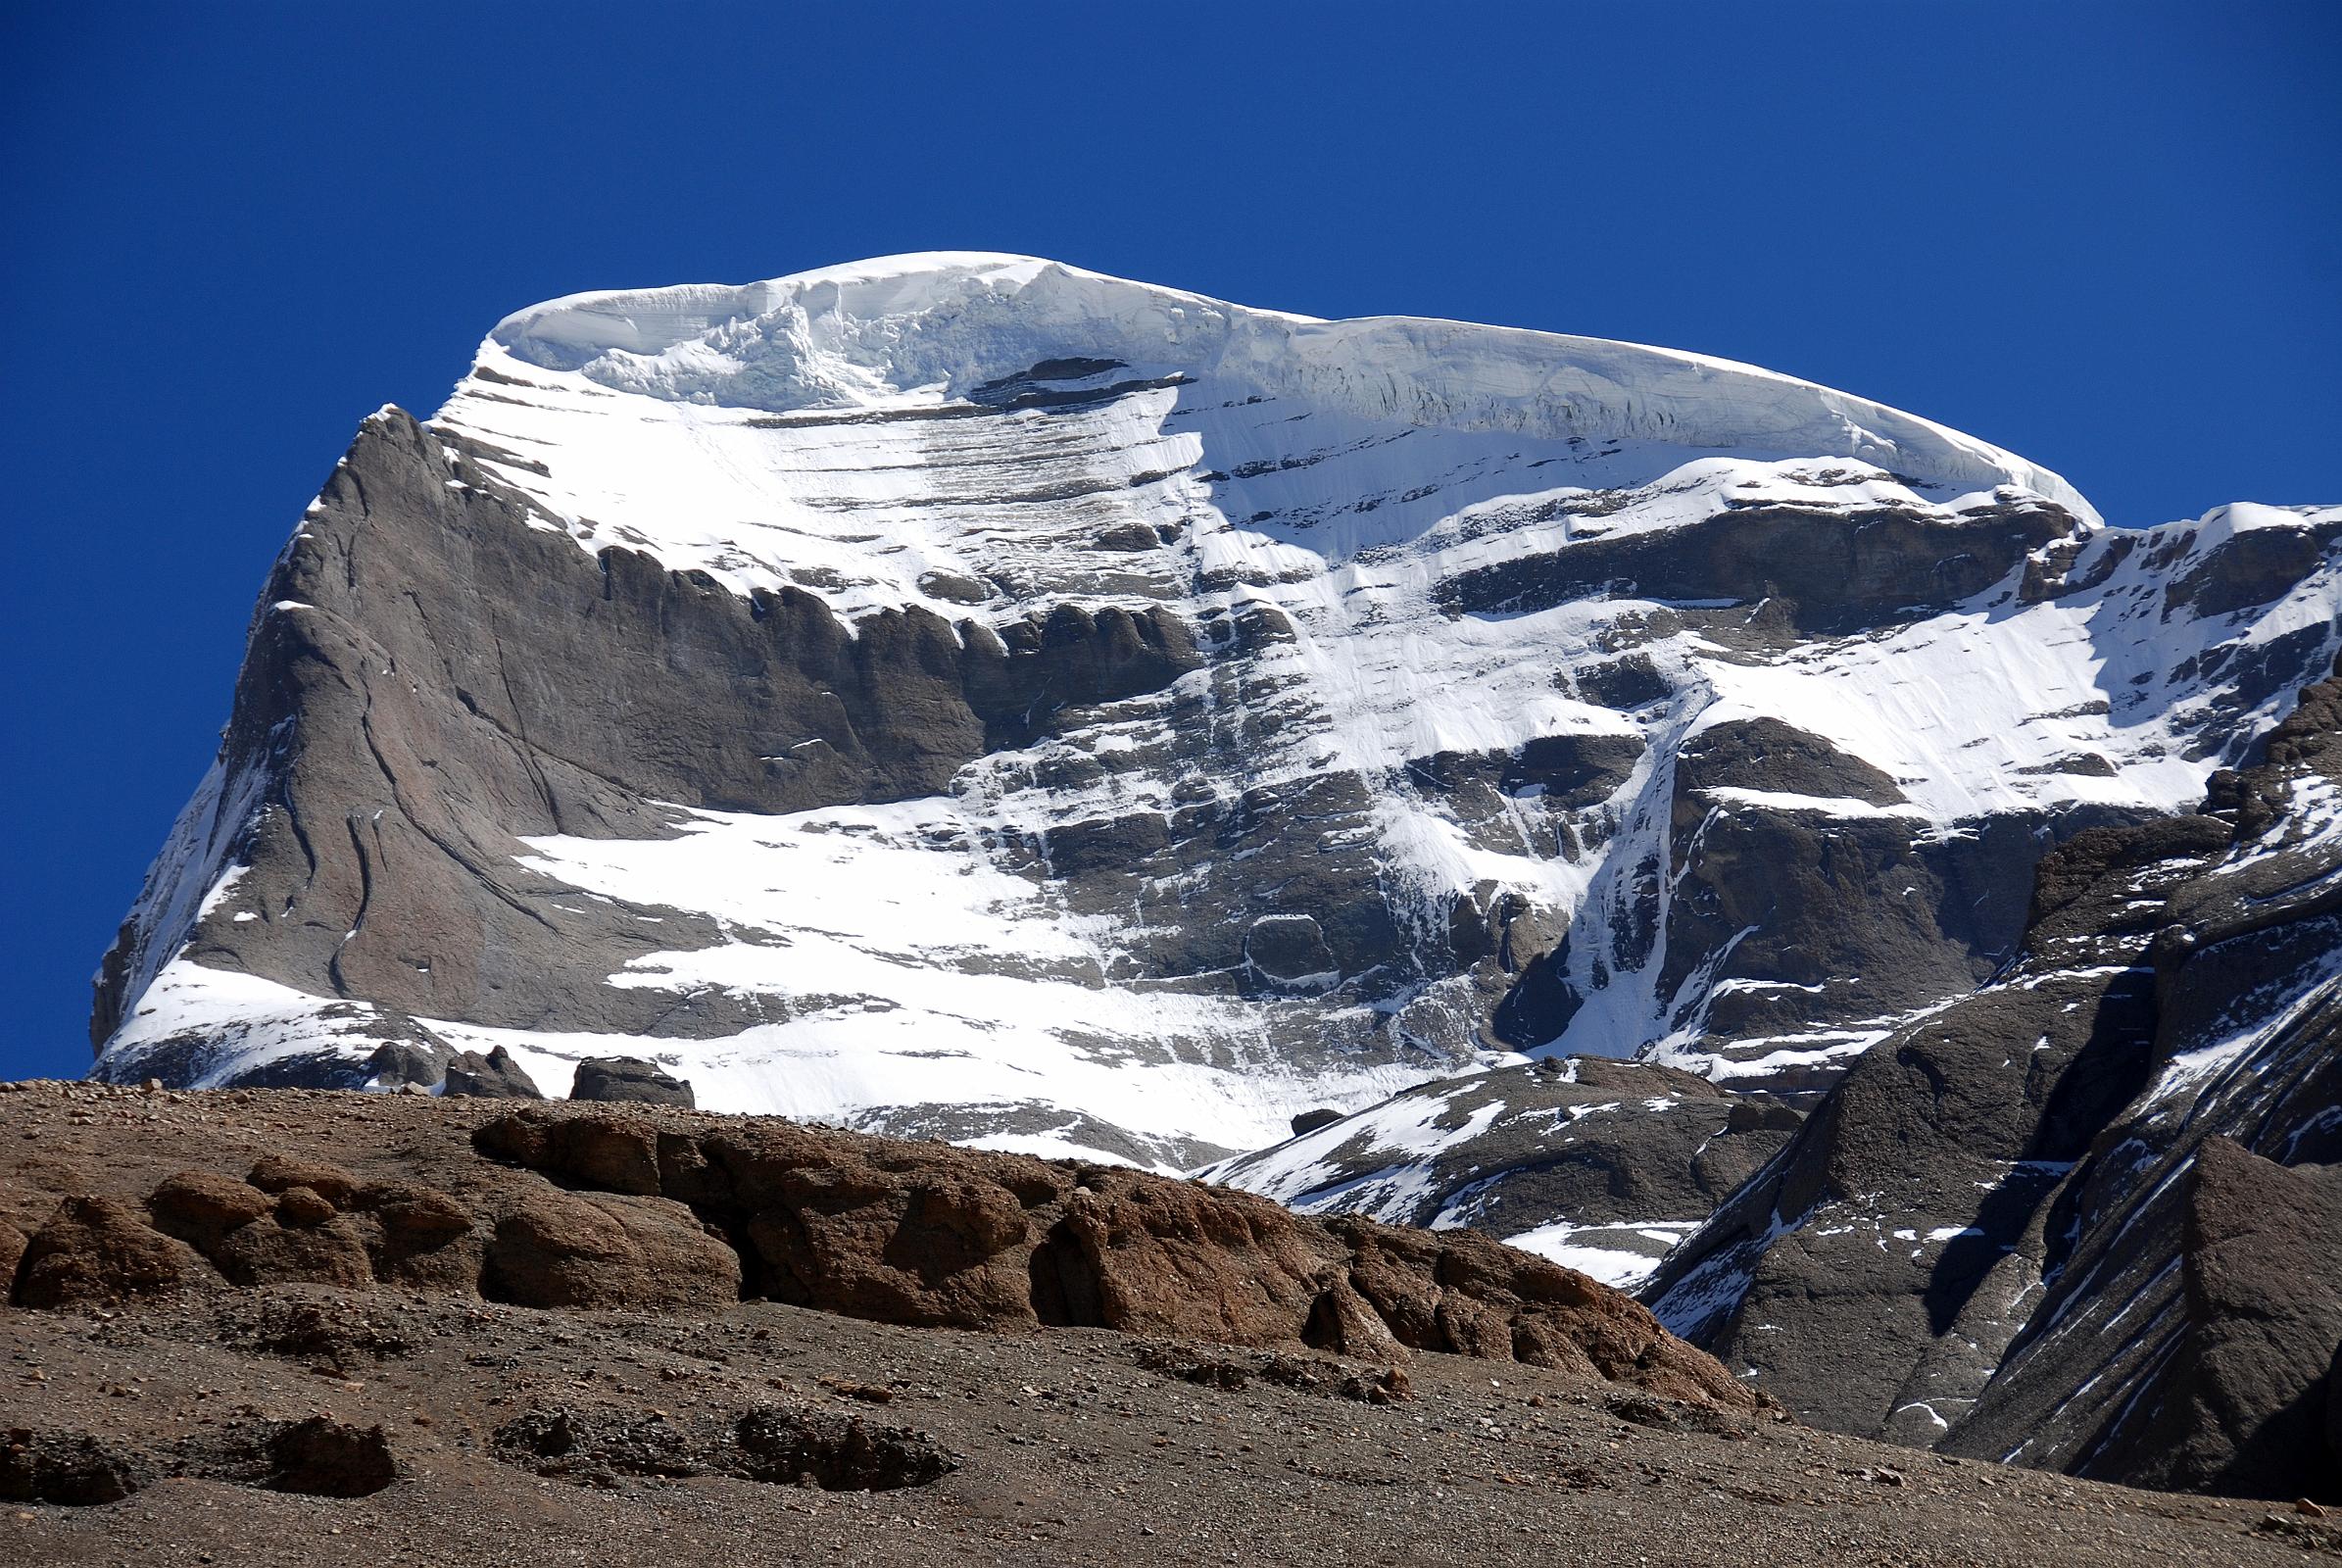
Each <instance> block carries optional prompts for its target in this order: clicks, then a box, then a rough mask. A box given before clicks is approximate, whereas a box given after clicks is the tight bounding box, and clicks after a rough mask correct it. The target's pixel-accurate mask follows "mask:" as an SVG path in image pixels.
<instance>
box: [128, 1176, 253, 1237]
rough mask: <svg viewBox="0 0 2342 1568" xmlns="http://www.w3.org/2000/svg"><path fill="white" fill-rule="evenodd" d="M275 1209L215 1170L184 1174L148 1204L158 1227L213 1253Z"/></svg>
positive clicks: (158, 1191)
mask: <svg viewBox="0 0 2342 1568" xmlns="http://www.w3.org/2000/svg"><path fill="white" fill-rule="evenodd" d="M273 1206H274V1205H273V1204H271V1203H270V1202H269V1201H268V1194H267V1193H264V1192H262V1191H261V1190H260V1189H259V1188H257V1187H255V1186H253V1185H252V1184H251V1183H250V1182H240V1181H237V1180H236V1179H235V1178H234V1177H232V1176H225V1175H222V1174H220V1172H218V1171H211V1170H183V1171H180V1172H179V1173H178V1174H177V1175H176V1176H172V1177H169V1178H167V1179H166V1180H165V1181H164V1183H163V1185H162V1186H160V1187H158V1188H156V1189H155V1190H154V1193H153V1195H152V1196H150V1197H149V1198H148V1199H147V1201H146V1207H147V1212H148V1213H150V1214H152V1215H153V1216H154V1221H155V1227H156V1229H158V1230H161V1231H163V1232H165V1233H166V1234H168V1235H171V1236H175V1237H177V1238H178V1239H179V1240H180V1241H182V1242H185V1243H187V1244H188V1245H190V1246H192V1247H194V1248H195V1249H196V1250H198V1251H201V1252H206V1253H209V1252H210V1251H211V1250H213V1249H214V1248H216V1247H218V1246H219V1245H220V1240H221V1238H223V1237H225V1236H226V1235H227V1234H228V1232H230V1231H233V1230H236V1229H238V1228H240V1227H242V1226H245V1225H249V1224H251V1223H252V1222H253V1221H254V1220H256V1219H259V1218H260V1217H261V1216H263V1215H264V1214H267V1213H268V1212H269V1211H270V1209H271V1208H272V1207H273Z"/></svg>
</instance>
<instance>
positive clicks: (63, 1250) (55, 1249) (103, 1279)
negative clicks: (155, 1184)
mask: <svg viewBox="0 0 2342 1568" xmlns="http://www.w3.org/2000/svg"><path fill="white" fill-rule="evenodd" d="M210 1273H211V1270H210V1269H208V1268H206V1267H205V1266H204V1260H203V1259H202V1257H200V1256H199V1255H198V1254H197V1253H196V1250H195V1249H193V1248H191V1247H189V1246H188V1245H187V1244H186V1243H185V1242H182V1241H179V1240H178V1239H177V1238H175V1237H171V1236H166V1235H164V1234H163V1233H162V1232H161V1231H159V1230H156V1229H155V1228H154V1227H153V1226H151V1225H149V1224H147V1223H146V1220H145V1219H144V1217H143V1216H141V1215H140V1213H139V1212H138V1210H137V1209H136V1208H134V1207H133V1206H131V1205H130V1204H129V1203H126V1202H124V1201H122V1200H121V1199H119V1198H69V1199H67V1200H66V1201H64V1202H62V1203H60V1204H59V1205H58V1206H57V1212H56V1213H55V1214H54V1215H53V1216H51V1218H50V1220H49V1222H48V1223H47V1224H45V1225H43V1226H42V1227H41V1228H40V1229H39V1230H38V1231H36V1232H34V1233H33V1235H32V1238H31V1240H30V1241H29V1242H28V1243H27V1244H26V1245H25V1248H24V1256H23V1258H22V1259H21V1260H20V1262H19V1263H18V1266H17V1280H16V1292H15V1299H16V1301H17V1304H18V1305H20V1306H43V1307H53V1306H73V1305H77V1304H80V1303H82V1302H85V1301H107V1300H114V1299H120V1298H122V1297H125V1296H153V1295H158V1294H160V1293H162V1292H165V1291H171V1290H176V1289H178V1288H180V1287H182V1286H185V1285H190V1284H195V1283H198V1282H200V1281H202V1280H203V1279H205V1278H207V1277H208V1276H209V1275H210Z"/></svg>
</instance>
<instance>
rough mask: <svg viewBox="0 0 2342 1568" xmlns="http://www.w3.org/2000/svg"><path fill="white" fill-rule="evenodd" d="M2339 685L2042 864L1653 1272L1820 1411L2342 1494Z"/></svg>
mask: <svg viewBox="0 0 2342 1568" xmlns="http://www.w3.org/2000/svg"><path fill="white" fill-rule="evenodd" d="M2338 781H2342V680H2327V681H2324V682H2321V683H2320V684H2318V685H2317V686H2315V687H2313V688H2311V689H2309V690H2308V691H2306V692H2304V693H2303V694H2302V699H2301V704H2300V707H2299V709H2298V710H2297V711H2295V713H2294V714H2293V715H2292V716H2291V717H2289V718H2287V719H2286V720H2285V721H2284V722H2283V723H2282V724H2281V725H2279V726H2278V727H2277V729H2276V731H2275V733H2274V735H2273V736H2272V737H2271V738H2270V739H2269V743H2268V751H2267V758H2266V760H2264V761H2263V762H2262V763H2261V764H2260V765H2258V766H2255V767H2252V768H2248V769H2245V770H2243V771H2241V772H2222V773H2220V774H2218V775H2216V776H2215V778H2214V780H2213V787H2212V789H2211V791H2210V794H2209V796H2208V798H2207V800H2206V802H2205V804H2204V808H2203V810H2202V811H2201V812H2200V813H2198V814H2193V815H2187V816H2180V817H2173V818H2168V819H2164V820H2160V821H2155V822H2151V823H2146V824H2143V825H2140V826H2136V827H2131V828H2126V829H2102V830H2096V831H2092V832H2088V833H2083V834H2080V835H2077V836H2076V837H2074V839H2073V840H2072V841H2070V842H2069V843H2067V844H2066V845H2064V846H2062V847H2061V848H2059V849H2058V850H2056V851H2054V852H2053V853H2052V854H2051V855H2050V856H2049V857H2048V858H2047V859H2045V860H2044V862H2043V863H2042V867H2041V871H2040V877H2039V881H2038V884H2037V886H2036V890H2035V893H2034V898H2033V910H2032V916H2031V921H2030V924H2029V927H2028V930H2027V934H2026V937H2025V944H2024V948H2023V951H2022V952H2021V953H2020V955H2019V956H2017V958H2016V959H2015V960H2014V961H2013V962H2012V963H2011V965H2010V966H2009V967H2008V968H2007V969H2006V970H2005V971H2004V972H2003V973H2002V974H2001V975H2000V976H1999V977H1997V978H1996V979H1995V980H1994V982H1993V983H1992V984H1990V985H1988V986H1985V987H1983V988H1982V989H1980V990H1978V991H1976V993H1975V994H1974V995H1972V996H1969V997H1965V998H1963V999H1961V1000H1959V1001H1957V1002H1955V1003H1952V1004H1950V1005H1946V1006H1944V1007H1942V1008H1940V1009H1937V1010H1935V1011H1934V1012H1932V1013H1930V1014H1929V1015H1928V1016H1927V1017H1925V1018H1923V1019H1921V1020H1919V1021H1917V1022H1915V1023H1913V1024H1911V1025H1909V1026H1907V1027H1905V1028H1904V1029H1901V1030H1899V1031H1897V1032H1896V1033H1895V1034H1893V1035H1892V1036H1890V1037H1889V1038H1888V1039H1887V1040H1886V1041H1884V1042H1882V1043H1881V1044H1880V1045H1878V1047H1876V1048H1875V1049H1873V1050H1872V1051H1870V1052H1869V1053H1867V1054H1865V1055H1864V1056H1863V1057H1862V1058H1861V1059H1860V1060H1859V1061H1857V1062H1856V1063H1855V1064H1854V1065H1853V1066H1852V1067H1851V1068H1850V1069H1849V1070H1848V1071H1847V1073H1846V1074H1845V1076H1844V1077H1843V1078H1842V1079H1841V1080H1840V1081H1839V1083H1838V1084H1837V1086H1836V1087H1835V1088H1834V1089H1833V1090H1831V1091H1830V1095H1829V1096H1828V1098H1826V1099H1825V1100H1824V1101H1823V1102H1822V1103H1821V1105H1820V1106H1819V1107H1818V1108H1817V1109H1816V1110H1815V1111H1814V1112H1813V1114H1812V1115H1811V1116H1810V1117H1809V1118H1808V1119H1807V1121H1806V1122H1805V1124H1804V1126H1803V1127H1802V1128H1801V1129H1800V1131H1799V1132H1798V1134H1797V1136H1796V1137H1795V1138H1794V1139H1793V1140H1791V1141H1790V1143H1789V1145H1788V1147H1787V1148H1786V1149H1785V1150H1784V1151H1783V1152H1782V1153H1781V1155H1780V1156H1779V1157H1778V1158H1776V1159H1775V1160H1774V1161H1773V1163H1772V1164H1771V1165H1770V1166H1768V1167H1767V1168H1766V1169H1765V1170H1764V1171H1763V1172H1761V1173H1760V1174H1759V1175H1758V1176H1757V1177H1756V1178H1755V1179H1753V1180H1752V1181H1751V1182H1750V1183H1749V1184H1747V1185H1746V1186H1745V1187H1743V1188H1742V1189H1741V1191H1740V1192H1739V1193H1738V1194H1737V1195H1735V1196H1734V1197H1733V1198H1732V1200H1731V1201H1729V1202H1728V1203H1726V1204H1725V1205H1724V1207H1723V1208H1722V1209H1720V1210H1719V1211H1718V1213H1717V1214H1716V1215H1715V1217H1714V1218H1713V1219H1712V1220H1710V1221H1709V1222H1708V1223H1707V1225H1705V1226H1704V1227H1703V1228H1702V1229H1701V1230H1700V1231H1698V1232H1697V1233H1696V1234H1695V1235H1693V1236H1692V1237H1691V1239H1690V1240H1689V1241H1687V1242H1686V1243H1684V1245H1683V1248H1682V1249H1680V1250H1678V1251H1676V1252H1675V1253H1674V1254H1673V1255H1671V1256H1670V1257H1669V1258H1668V1259H1667V1261H1666V1263H1665V1264H1664V1265H1663V1266H1662V1267H1661V1269H1660V1270H1659V1272H1658V1275H1657V1276H1656V1278H1655V1279H1654V1280H1653V1281H1652V1283H1651V1284H1650V1286H1649V1287H1648V1288H1647V1289H1646V1291H1645V1295H1646V1298H1647V1299H1650V1300H1651V1301H1652V1302H1653V1303H1654V1304H1655V1306H1656V1308H1657V1310H1658V1312H1659V1314H1660V1316H1661V1318H1662V1320H1663V1321H1665V1322H1667V1323H1668V1324H1669V1325H1670V1326H1672V1327H1673V1328H1675V1329H1676V1330H1677V1331H1678V1332H1679V1333H1683V1334H1685V1335H1686V1336H1688V1337H1690V1338H1692V1339H1693V1340H1694V1341H1695V1342H1697V1343H1700V1344H1704V1345H1707V1346H1709V1347H1710V1348H1714V1349H1715V1350H1716V1351H1717V1352H1718V1353H1719V1354H1720V1355H1721V1356H1722V1357H1723V1358H1724V1359H1726V1360H1727V1361H1728V1362H1729V1363H1731V1364H1732V1365H1733V1366H1734V1367H1735V1368H1736V1369H1739V1370H1742V1371H1744V1372H1750V1371H1753V1372H1754V1373H1755V1374H1756V1375H1757V1376H1758V1378H1759V1379H1760V1382H1761V1384H1762V1386H1764V1387H1766V1388H1768V1389H1770V1390H1772V1391H1773V1392H1774V1393H1775V1394H1776V1395H1777V1396H1779V1397H1781V1398H1782V1399H1783V1400H1784V1401H1785V1402H1787V1403H1789V1404H1790V1405H1791V1406H1792V1407H1793V1408H1795V1409H1797V1410H1798V1411H1799V1413H1800V1414H1802V1415H1803V1416H1805V1417H1806V1418H1808V1419H1811V1420H1814V1421H1817V1422H1819V1423H1822V1424H1825V1425H1829V1426H1832V1427H1835V1428H1837V1429H1839V1430H1842V1431H1848V1432H1867V1433H1873V1434H1879V1435H1886V1436H1892V1437H1895V1438H1898V1439H1901V1440H1903V1441H1906V1442H1914V1443H1922V1444H1928V1445H1932V1446H1937V1447H1940V1448H1943V1449H1946V1450H1947V1451H1950V1452H1955V1453H1963V1454H1975V1455H1979V1456H1984V1457H1990V1458H1996V1459H2016V1460H2021V1461H2024V1462H2026V1463H2031V1464H2038V1465H2044V1466H2050V1467H2055V1468H2058V1469H2063V1470H2067V1471H2071V1472H2074V1473H2079V1474H2086V1475H2093V1476H2100V1477H2104V1478H2110V1479H2119V1480H2123V1481H2127V1482H2132V1483H2135V1484H2142V1485H2149V1486H2160V1487H2173V1488H2185V1489H2202V1490H2213V1491H2222V1492H2233V1493H2243V1494H2245V1495H2265V1496H2283V1497H2292V1496H2299V1495H2311V1496H2318V1497H2324V1498H2328V1499H2331V1498H2333V1497H2335V1496H2337V1495H2342V1448H2338V1447H2336V1446H2335V1442H2334V1428H2333V1426H2332V1416H2331V1412H2332V1409H2333V1407H2334V1397H2335V1390H2334V1387H2333V1380H2332V1376H2331V1371H2330V1369H2331V1367H2332V1365H2333V1362H2334V1359H2335V1355H2336V1351H2337V1348H2338V1347H2342V1202H2338V1193H2342V1189H2338V1187H2337V1162H2338V1161H2342V1050H2338V1049H2337V1048H2338V1046H2342V1009H2338V1006H2337V1001H2336V988H2337V986H2338V985H2342V815H2338V814H2337V811H2336V802H2337V800H2342V795H2338V793H2337V782H2338Z"/></svg>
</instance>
